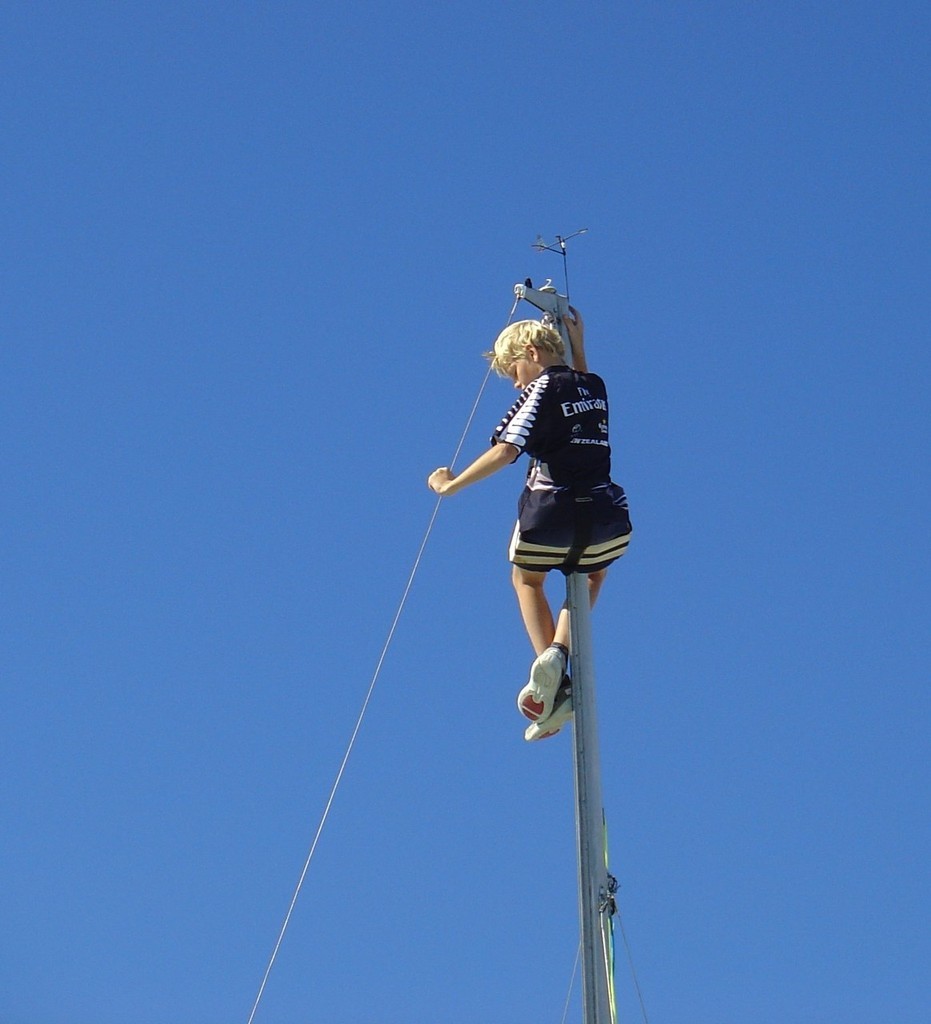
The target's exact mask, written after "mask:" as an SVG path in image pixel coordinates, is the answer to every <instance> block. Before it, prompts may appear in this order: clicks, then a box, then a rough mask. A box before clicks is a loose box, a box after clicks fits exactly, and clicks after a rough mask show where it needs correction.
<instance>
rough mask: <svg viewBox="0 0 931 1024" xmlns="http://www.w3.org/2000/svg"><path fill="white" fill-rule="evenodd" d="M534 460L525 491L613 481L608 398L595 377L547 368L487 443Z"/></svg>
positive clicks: (526, 390) (523, 393) (588, 486)
mask: <svg viewBox="0 0 931 1024" xmlns="http://www.w3.org/2000/svg"><path fill="white" fill-rule="evenodd" d="M502 442H507V443H508V444H512V445H514V446H515V447H516V448H517V449H518V450H519V451H521V452H527V454H528V455H529V456H530V457H531V458H533V459H535V460H536V461H537V465H536V466H535V467H534V470H533V472H532V473H531V479H530V480H529V481H528V486H529V487H530V488H531V489H533V490H554V489H559V488H563V487H572V488H575V489H579V490H581V489H584V490H589V489H591V488H593V487H599V486H603V485H605V484H607V483H609V482H610V479H611V445H610V444H609V442H608V395H607V391H606V389H605V385H604V381H603V380H602V379H601V378H600V377H599V376H598V375H597V374H594V373H579V372H578V370H573V369H570V367H568V366H548V367H547V368H546V369H545V370H544V371H543V372H542V373H541V374H540V376H539V377H537V378H536V380H533V381H531V382H530V384H528V385H527V387H525V388H524V390H523V391H522V392H521V393H520V397H519V398H518V399H517V401H516V402H515V403H514V405H513V406H511V408H510V409H509V410H508V412H507V415H506V416H505V417H504V419H503V420H502V421H501V423H500V424H499V425H498V427H497V429H496V430H495V432H494V434H493V435H492V438H491V443H492V444H501V443H502Z"/></svg>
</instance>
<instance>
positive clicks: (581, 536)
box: [508, 484, 633, 573]
mask: <svg viewBox="0 0 931 1024" xmlns="http://www.w3.org/2000/svg"><path fill="white" fill-rule="evenodd" d="M632 533H633V528H632V527H631V525H630V514H629V512H628V508H627V497H626V496H625V494H624V491H623V490H622V488H620V487H618V485H617V484H608V485H607V486H605V487H598V488H596V489H595V490H593V491H586V492H584V493H582V494H575V493H573V492H571V491H566V490H564V491H530V490H526V489H525V490H524V492H523V493H522V494H521V496H520V501H519V502H518V513H517V524H516V525H515V527H514V533H513V535H512V537H511V545H510V548H509V551H508V558H509V559H510V561H511V562H513V563H514V565H516V566H519V567H520V568H521V569H529V570H531V571H534V572H549V571H550V570H551V569H561V570H562V571H563V572H566V573H569V572H582V573H589V572H598V571H599V570H600V569H606V568H607V567H608V566H609V565H610V564H611V563H612V562H614V561H616V560H617V559H618V558H620V557H621V556H622V555H623V554H624V552H625V551H626V550H627V545H628V544H629V543H630V538H631V534H632Z"/></svg>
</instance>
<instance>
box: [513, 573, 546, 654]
mask: <svg viewBox="0 0 931 1024" xmlns="http://www.w3.org/2000/svg"><path fill="white" fill-rule="evenodd" d="M511 582H512V583H513V584H514V590H515V592H516V593H517V603H518V605H519V606H520V614H521V618H522V619H523V620H524V628H525V629H526V630H527V636H529V637H530V643H531V644H532V645H533V650H534V653H535V654H542V653H543V652H544V651H545V650H546V648H547V647H549V645H550V644H551V643H552V642H553V635H554V634H555V632H556V625H555V623H554V622H553V612H552V611H551V609H550V603H549V601H547V599H546V594H545V593H544V591H543V584H544V583H545V582H546V573H545V572H531V571H530V570H529V569H521V568H519V567H518V566H516V565H515V566H514V568H513V571H512V573H511Z"/></svg>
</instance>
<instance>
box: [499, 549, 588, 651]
mask: <svg viewBox="0 0 931 1024" xmlns="http://www.w3.org/2000/svg"><path fill="white" fill-rule="evenodd" d="M607 575H608V570H607V569H602V570H601V571H600V572H592V573H589V574H588V599H589V603H590V606H591V607H592V608H594V607H595V601H596V600H597V599H598V594H599V593H600V591H601V585H602V583H604V581H605V577H606V576H607ZM511 581H512V582H513V584H514V590H515V591H516V593H517V603H518V605H519V606H520V614H521V617H522V618H523V620H524V628H525V629H526V630H527V635H528V636H529V637H530V643H531V644H532V645H533V650H534V653H536V654H542V653H543V652H544V651H545V650H546V648H547V647H549V645H550V644H553V643H557V644H563V645H564V646H565V647H568V646H569V610H568V609H567V608H566V607H565V605H563V607H562V609H561V611H560V613H559V620H558V622H556V623H555V624H554V622H553V613H552V611H551V610H550V604H549V601H548V600H547V599H546V594H545V592H544V590H543V584H544V583H545V582H546V573H545V572H531V571H530V570H529V569H521V568H519V567H518V566H516V565H515V566H514V569H513V572H512V573H511Z"/></svg>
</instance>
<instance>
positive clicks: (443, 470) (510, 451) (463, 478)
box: [427, 441, 520, 497]
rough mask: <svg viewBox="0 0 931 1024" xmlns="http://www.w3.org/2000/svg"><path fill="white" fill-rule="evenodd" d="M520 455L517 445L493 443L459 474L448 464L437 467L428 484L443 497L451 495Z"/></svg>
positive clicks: (489, 474) (494, 471) (507, 464)
mask: <svg viewBox="0 0 931 1024" xmlns="http://www.w3.org/2000/svg"><path fill="white" fill-rule="evenodd" d="M518 455H520V450H519V449H518V448H517V446H516V445H513V444H508V442H507V441H503V442H502V443H501V444H496V445H492V447H491V448H489V449H488V451H486V452H482V454H481V455H479V457H478V458H477V459H476V460H475V461H474V462H473V463H472V464H471V465H469V466H466V468H465V469H464V470H463V471H462V472H461V473H459V474H456V473H453V471H452V470H451V469H450V468H449V467H448V466H441V467H440V468H439V469H435V470H434V471H433V472H432V473H431V474H430V475H429V476H428V477H427V486H428V487H429V488H430V490H431V491H435V492H436V493H437V494H439V495H442V496H443V497H449V495H451V494H455V493H456V492H457V491H461V490H462V489H463V488H464V487H468V486H469V484H476V483H478V482H479V480H484V479H485V478H486V477H489V476H491V475H492V473H497V472H498V470H499V469H504V467H505V466H510V464H511V463H512V462H513V461H514V460H515V459H516V458H517V456H518Z"/></svg>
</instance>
